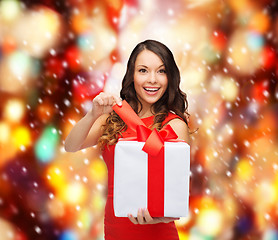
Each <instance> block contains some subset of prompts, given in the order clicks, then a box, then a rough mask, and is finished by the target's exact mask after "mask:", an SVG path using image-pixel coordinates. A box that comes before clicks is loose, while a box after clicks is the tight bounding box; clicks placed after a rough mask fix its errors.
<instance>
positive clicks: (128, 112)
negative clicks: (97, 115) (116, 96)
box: [113, 100, 178, 156]
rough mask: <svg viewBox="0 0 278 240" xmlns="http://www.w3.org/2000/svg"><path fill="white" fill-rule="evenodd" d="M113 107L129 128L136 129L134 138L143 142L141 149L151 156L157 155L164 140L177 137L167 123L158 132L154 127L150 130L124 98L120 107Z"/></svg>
mask: <svg viewBox="0 0 278 240" xmlns="http://www.w3.org/2000/svg"><path fill="white" fill-rule="evenodd" d="M113 109H114V110H115V112H116V113H117V114H118V115H119V116H120V117H121V118H122V119H123V121H124V122H125V123H126V124H127V125H128V127H129V128H131V129H132V130H133V131H136V133H137V138H136V140H137V141H139V142H145V145H144V147H143V148H142V150H143V151H144V152H146V153H148V154H150V155H152V156H157V155H158V153H159V152H160V150H161V149H162V147H163V146H164V142H165V141H168V140H172V139H177V138H178V136H177V134H176V133H175V131H174V130H173V128H172V127H171V126H170V125H167V126H166V127H165V128H164V129H162V130H161V131H159V132H158V131H157V130H156V129H154V130H150V129H149V128H147V127H146V125H145V124H144V122H143V121H142V120H141V119H140V118H139V117H138V115H137V114H136V113H135V112H134V111H133V109H132V108H131V107H130V105H129V104H128V103H127V102H126V101H125V100H124V101H123V102H122V106H121V107H120V106H118V105H115V106H114V107H113ZM132 139H134V138H132Z"/></svg>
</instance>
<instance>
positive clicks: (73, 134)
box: [65, 93, 121, 152]
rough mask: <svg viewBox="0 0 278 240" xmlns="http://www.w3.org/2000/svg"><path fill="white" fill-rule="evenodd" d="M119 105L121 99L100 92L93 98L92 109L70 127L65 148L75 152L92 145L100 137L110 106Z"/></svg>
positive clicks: (110, 109)
mask: <svg viewBox="0 0 278 240" xmlns="http://www.w3.org/2000/svg"><path fill="white" fill-rule="evenodd" d="M115 104H118V105H121V99H120V98H119V97H117V96H114V95H110V94H107V93H100V94H99V95H98V96H96V97H95V98H94V100H93V106H92V109H91V110H90V111H89V112H88V113H87V114H86V115H85V116H84V117H83V118H82V119H81V120H80V121H79V122H78V123H77V124H75V126H74V127H73V128H72V130H71V131H70V133H69V135H68V136H67V138H66V140H65V150H66V151H67V152H76V151H78V150H81V149H83V148H87V147H90V146H94V145H96V144H97V142H98V139H99V138H100V137H101V135H102V133H103V130H102V128H101V126H102V125H104V124H105V121H106V119H107V117H108V116H109V113H110V112H112V110H113V109H112V106H113V105H115Z"/></svg>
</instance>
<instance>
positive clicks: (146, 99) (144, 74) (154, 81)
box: [134, 50, 168, 117]
mask: <svg viewBox="0 0 278 240" xmlns="http://www.w3.org/2000/svg"><path fill="white" fill-rule="evenodd" d="M167 86H168V79H167V74H166V71H165V66H164V64H163V62H162V60H161V59H160V58H159V57H158V56H157V55H156V54H155V53H154V52H152V51H149V50H144V51H142V52H141V53H139V54H138V56H137V58H136V61H135V71H134V88H135V91H136V93H137V97H138V99H139V101H140V102H141V104H142V109H146V110H149V111H148V112H141V113H140V114H139V116H140V117H148V116H151V115H153V114H152V113H151V111H150V110H151V105H152V104H154V103H155V102H157V101H158V100H159V99H160V98H161V97H162V96H163V94H164V93H165V91H166V89H167Z"/></svg>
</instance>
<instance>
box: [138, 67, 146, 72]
mask: <svg viewBox="0 0 278 240" xmlns="http://www.w3.org/2000/svg"><path fill="white" fill-rule="evenodd" d="M139 72H141V73H146V72H147V70H146V69H145V68H140V69H139Z"/></svg>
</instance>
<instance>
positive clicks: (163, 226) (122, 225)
mask: <svg viewBox="0 0 278 240" xmlns="http://www.w3.org/2000/svg"><path fill="white" fill-rule="evenodd" d="M153 118H154V117H153V116H151V117H147V118H142V121H143V122H144V123H145V124H146V126H150V125H152V123H153ZM174 118H179V116H177V115H175V114H172V113H169V115H168V116H167V117H166V119H165V120H164V122H163V124H165V123H167V122H168V121H170V120H172V119H174ZM122 134H123V137H124V138H125V137H131V136H134V134H135V133H134V132H133V131H132V130H130V129H129V128H128V129H127V130H126V131H125V132H123V133H122ZM114 150H115V145H113V146H110V147H109V148H107V147H106V148H105V149H104V151H103V153H102V155H103V159H104V161H105V163H106V165H107V169H108V196H107V202H106V206H105V215H104V235H105V239H106V240H143V239H144V240H154V239H159V240H178V239H179V237H178V232H177V229H176V226H175V223H174V222H170V223H157V224H146V225H140V224H133V223H132V222H131V221H130V220H129V218H127V217H115V214H114V207H113V186H114Z"/></svg>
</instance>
